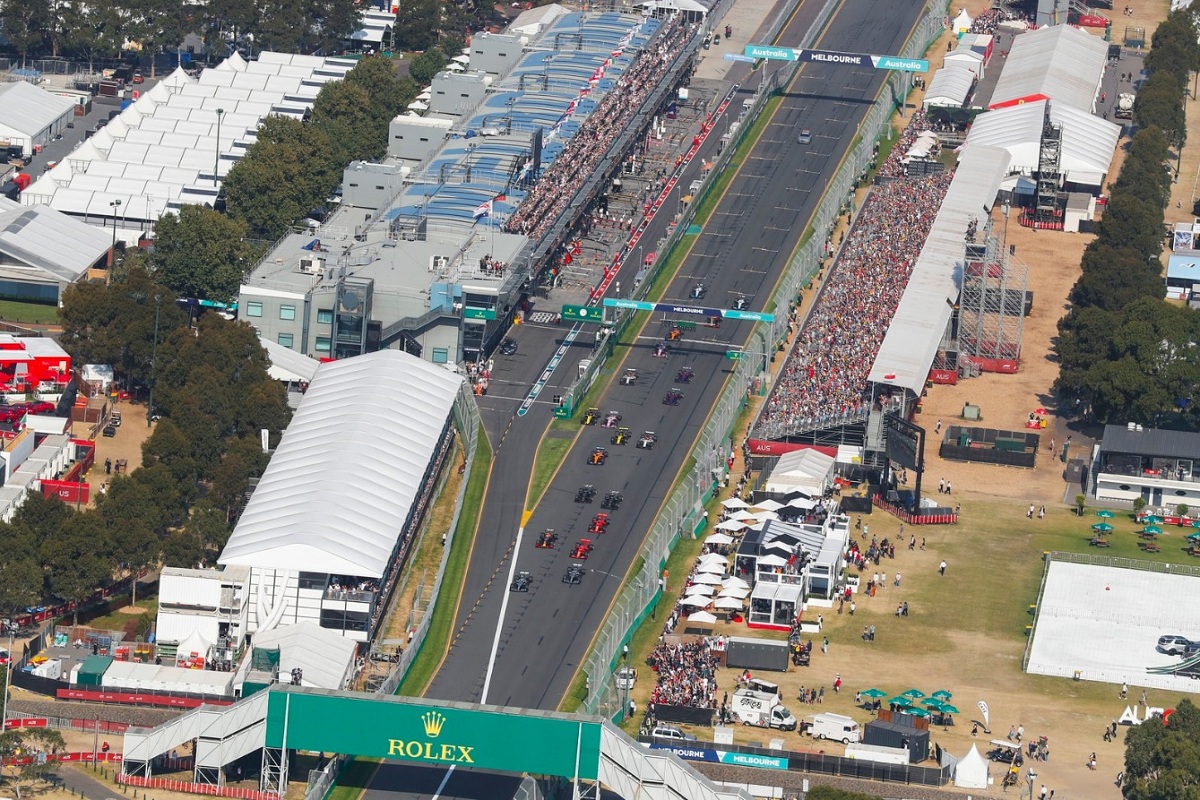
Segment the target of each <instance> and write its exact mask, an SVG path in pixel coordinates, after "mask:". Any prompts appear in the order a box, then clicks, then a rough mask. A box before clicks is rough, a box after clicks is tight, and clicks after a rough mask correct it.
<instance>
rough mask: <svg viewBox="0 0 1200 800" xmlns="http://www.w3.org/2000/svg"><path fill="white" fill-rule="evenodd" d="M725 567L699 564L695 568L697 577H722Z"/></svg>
mask: <svg viewBox="0 0 1200 800" xmlns="http://www.w3.org/2000/svg"><path fill="white" fill-rule="evenodd" d="M725 570H726V567H724V566H722V565H721V564H701V565H700V566H698V567H696V574H697V575H718V576H719V575H724V574H725Z"/></svg>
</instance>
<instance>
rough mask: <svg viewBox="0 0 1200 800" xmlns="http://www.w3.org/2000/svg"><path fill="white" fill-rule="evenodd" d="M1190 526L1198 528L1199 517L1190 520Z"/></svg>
mask: <svg viewBox="0 0 1200 800" xmlns="http://www.w3.org/2000/svg"><path fill="white" fill-rule="evenodd" d="M1192 527H1193V528H1200V519H1194V520H1192Z"/></svg>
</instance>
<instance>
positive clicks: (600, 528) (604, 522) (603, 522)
mask: <svg viewBox="0 0 1200 800" xmlns="http://www.w3.org/2000/svg"><path fill="white" fill-rule="evenodd" d="M607 530H608V514H605V513H603V512H602V513H600V514H597V515H596V516H594V517H592V524H591V525H589V526H588V533H604V532H605V531H607Z"/></svg>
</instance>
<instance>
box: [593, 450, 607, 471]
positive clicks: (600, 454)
mask: <svg viewBox="0 0 1200 800" xmlns="http://www.w3.org/2000/svg"><path fill="white" fill-rule="evenodd" d="M605 461H608V451H607V450H605V449H604V448H603V447H596V448H593V450H592V452H591V454H590V455H589V456H588V463H589V464H591V465H592V466H594V467H602V466H604V462H605Z"/></svg>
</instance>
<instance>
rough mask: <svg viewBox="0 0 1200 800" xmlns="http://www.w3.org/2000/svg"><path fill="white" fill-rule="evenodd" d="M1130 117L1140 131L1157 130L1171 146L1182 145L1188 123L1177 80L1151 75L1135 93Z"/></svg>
mask: <svg viewBox="0 0 1200 800" xmlns="http://www.w3.org/2000/svg"><path fill="white" fill-rule="evenodd" d="M1133 116H1134V120H1136V121H1137V124H1138V125H1139V126H1140V127H1143V128H1150V127H1157V128H1159V129H1160V130H1161V131H1162V132H1163V133H1164V134H1165V135H1166V137H1167V139H1168V140H1169V141H1170V142H1171V144H1173V145H1175V144H1179V143H1181V142H1183V141H1184V138H1185V136H1186V132H1187V120H1186V118H1185V116H1184V110H1183V89H1182V86H1181V84H1180V82H1179V77H1178V76H1177V75H1176V74H1175V73H1173V72H1167V71H1165V70H1161V71H1158V72H1152V73H1151V74H1150V77H1148V78H1147V79H1146V80H1145V81H1143V83H1142V85H1141V88H1140V89H1139V90H1138V94H1137V99H1136V100H1134V102H1133ZM1164 168H1165V165H1164Z"/></svg>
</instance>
